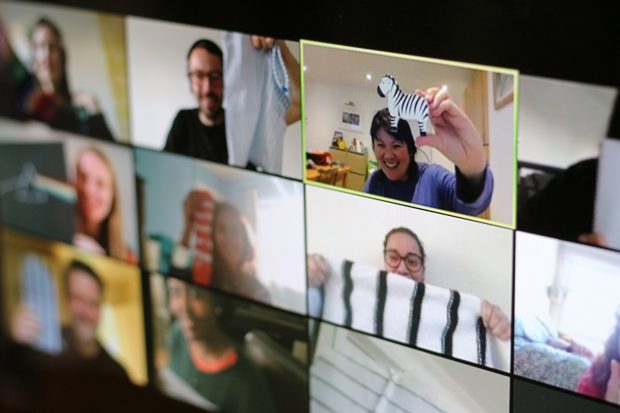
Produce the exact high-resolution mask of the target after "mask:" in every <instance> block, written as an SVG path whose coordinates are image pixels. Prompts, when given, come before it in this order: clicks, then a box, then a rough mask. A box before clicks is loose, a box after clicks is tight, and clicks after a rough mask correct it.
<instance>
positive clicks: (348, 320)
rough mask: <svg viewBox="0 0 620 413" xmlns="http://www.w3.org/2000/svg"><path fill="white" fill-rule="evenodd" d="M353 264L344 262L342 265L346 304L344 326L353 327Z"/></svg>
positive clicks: (343, 293) (343, 290)
mask: <svg viewBox="0 0 620 413" xmlns="http://www.w3.org/2000/svg"><path fill="white" fill-rule="evenodd" d="M352 267H353V262H351V261H344V262H343V263H342V276H343V277H344V286H343V288H342V300H343V302H344V326H345V327H351V324H352V321H353V310H352V309H351V293H353V279H352V278H351V268H352Z"/></svg>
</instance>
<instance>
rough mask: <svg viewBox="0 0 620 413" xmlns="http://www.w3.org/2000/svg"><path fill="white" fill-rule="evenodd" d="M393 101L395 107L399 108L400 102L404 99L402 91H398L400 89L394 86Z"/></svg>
mask: <svg viewBox="0 0 620 413" xmlns="http://www.w3.org/2000/svg"><path fill="white" fill-rule="evenodd" d="M394 98H395V99H394V101H395V107H397V108H398V107H399V105H400V101H401V100H403V99H404V98H405V94H404V93H403V91H402V90H400V88H399V87H398V86H396V93H395V95H394Z"/></svg>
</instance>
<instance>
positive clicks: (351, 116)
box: [340, 105, 362, 132]
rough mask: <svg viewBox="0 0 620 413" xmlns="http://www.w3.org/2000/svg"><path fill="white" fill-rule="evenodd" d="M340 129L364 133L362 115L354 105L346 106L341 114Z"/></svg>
mask: <svg viewBox="0 0 620 413" xmlns="http://www.w3.org/2000/svg"><path fill="white" fill-rule="evenodd" d="M340 128H342V129H346V130H349V131H353V132H361V131H362V115H361V113H360V111H359V110H357V109H356V108H355V106H353V105H344V107H343V108H342V111H341V114H340Z"/></svg>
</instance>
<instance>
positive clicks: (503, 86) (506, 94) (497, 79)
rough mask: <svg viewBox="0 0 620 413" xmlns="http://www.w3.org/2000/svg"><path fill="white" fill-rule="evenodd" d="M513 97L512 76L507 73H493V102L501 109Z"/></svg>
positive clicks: (496, 107)
mask: <svg viewBox="0 0 620 413" xmlns="http://www.w3.org/2000/svg"><path fill="white" fill-rule="evenodd" d="M513 99H514V76H513V75H512V74H507V73H493V104H494V107H495V110H497V109H501V108H502V107H504V106H506V105H507V104H508V103H510V102H512V101H513Z"/></svg>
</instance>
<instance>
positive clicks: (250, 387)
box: [167, 278, 275, 413]
mask: <svg viewBox="0 0 620 413" xmlns="http://www.w3.org/2000/svg"><path fill="white" fill-rule="evenodd" d="M167 290H168V305H169V308H170V313H171V314H172V315H173V316H174V322H173V323H172V325H171V326H170V330H169V335H168V352H169V358H168V368H169V369H170V370H171V371H172V373H174V374H175V375H176V376H178V378H180V379H181V380H183V381H184V382H186V383H187V384H189V385H190V386H191V387H192V388H193V389H194V390H196V391H197V392H198V393H199V394H200V395H201V396H202V397H204V398H205V399H206V400H207V401H208V402H209V403H210V404H212V405H213V406H214V407H215V409H214V410H216V411H224V412H228V413H244V412H256V413H260V412H265V413H266V412H273V411H275V406H274V401H273V398H272V395H271V393H270V390H269V388H268V386H267V382H266V381H265V378H264V377H263V375H262V374H261V372H260V371H259V370H258V367H256V366H255V365H254V364H253V363H252V362H251V361H250V359H249V358H248V356H246V355H245V353H244V351H243V349H242V348H241V347H239V346H238V345H236V343H234V342H233V341H232V340H231V339H230V338H229V337H228V336H227V335H226V334H225V333H224V332H223V331H222V330H221V329H220V327H219V325H218V320H217V316H216V312H217V310H216V308H217V307H216V305H215V299H216V298H215V296H214V295H212V294H211V293H210V292H209V291H208V290H206V289H204V288H200V287H196V286H193V285H191V284H188V283H186V282H184V281H181V280H178V279H175V278H168V279H167Z"/></svg>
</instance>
